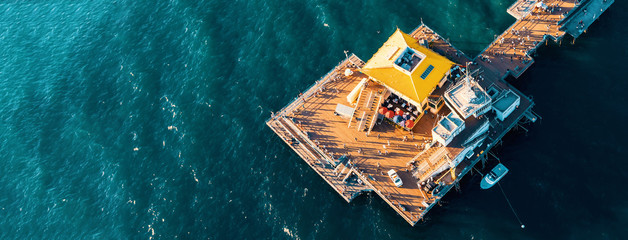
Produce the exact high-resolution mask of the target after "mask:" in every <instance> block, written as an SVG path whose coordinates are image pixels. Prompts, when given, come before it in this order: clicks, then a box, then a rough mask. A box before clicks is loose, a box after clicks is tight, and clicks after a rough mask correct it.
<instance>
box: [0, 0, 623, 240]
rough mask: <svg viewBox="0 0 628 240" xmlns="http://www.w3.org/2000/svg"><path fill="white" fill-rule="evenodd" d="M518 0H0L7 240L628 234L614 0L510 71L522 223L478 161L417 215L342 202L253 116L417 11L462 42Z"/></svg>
mask: <svg viewBox="0 0 628 240" xmlns="http://www.w3.org/2000/svg"><path fill="white" fill-rule="evenodd" d="M25 2H27V3H25ZM511 3H512V1H507V0H478V1H464V0H447V1H407V0H404V1H395V2H394V3H390V2H389V1H381V0H365V1H353V0H349V1H325V0H302V1H293V0H288V1H271V0H268V1H209V0H197V1H185V0H171V1H137V0H136V1H129V0H118V1H97V0H95V1H66V0H58V1H4V2H1V3H0V239H150V238H153V239H176V238H183V239H268V238H274V239H285V238H287V239H313V238H316V239H356V238H359V239H407V238H410V239H543V238H547V239H550V238H552V239H625V238H626V237H627V236H628V228H626V226H628V200H627V199H628V193H627V191H625V190H624V189H625V181H626V180H627V179H628V173H626V172H627V171H626V170H625V169H626V168H627V167H628V162H626V161H627V160H628V154H627V153H626V143H627V141H626V140H625V137H626V136H627V135H628V131H627V130H626V128H625V123H626V119H627V118H628V116H627V115H628V114H627V113H628V111H627V110H626V109H625V106H626V103H628V101H627V99H626V93H625V91H626V90H627V89H628V83H627V81H626V77H625V73H624V72H625V71H624V69H625V67H624V65H625V64H624V63H623V60H625V59H627V58H628V50H627V49H628V48H626V47H625V46H624V45H625V42H626V41H627V40H628V29H627V28H626V27H625V22H627V21H628V17H627V16H626V15H625V14H624V12H625V11H626V10H628V4H626V2H625V1H617V2H616V3H615V4H614V5H613V6H612V7H611V9H610V10H609V11H608V12H607V13H605V15H603V16H602V18H601V19H600V20H599V21H598V22H596V23H594V24H593V25H592V27H591V28H590V29H589V31H588V32H587V33H586V34H584V35H583V36H582V37H581V38H580V39H577V40H576V42H575V45H572V44H571V42H570V40H571V39H569V41H567V40H566V41H567V42H563V43H562V46H558V45H557V44H550V45H549V46H546V47H543V48H541V49H540V50H539V51H538V57H537V58H536V59H537V62H536V63H535V65H534V66H533V67H532V69H530V70H529V71H528V72H527V73H525V74H524V75H523V76H522V77H521V78H519V79H517V80H514V81H513V83H514V84H515V85H516V86H517V87H519V88H520V89H521V90H522V91H523V92H524V93H526V94H529V95H532V96H533V97H534V99H535V101H536V103H537V106H536V107H535V111H536V112H538V113H539V114H540V115H541V116H542V117H543V119H542V120H541V121H540V122H538V123H536V124H534V125H530V126H526V128H528V129H529V130H530V131H529V132H528V133H527V135H526V134H525V133H524V132H514V133H512V134H509V135H508V136H507V137H506V138H505V139H504V144H503V145H502V146H501V147H499V148H497V149H496V150H495V152H496V153H497V154H498V155H499V156H500V158H501V159H502V161H503V162H504V163H505V164H506V165H507V166H508V167H509V168H510V169H511V172H510V173H509V175H508V176H507V177H505V178H504V179H503V180H502V186H503V187H504V189H505V191H506V193H507V194H508V196H509V197H510V200H511V202H512V204H513V205H514V207H515V209H516V210H517V212H518V213H519V215H520V217H521V219H522V221H523V222H524V223H525V224H526V228H525V229H524V230H522V229H520V228H519V224H518V223H517V222H516V219H515V218H514V216H513V214H512V213H511V212H510V210H509V209H508V207H507V204H506V202H505V200H504V198H503V197H502V196H501V193H500V192H499V191H498V189H491V190H487V191H482V190H480V189H479V187H478V184H479V177H478V176H477V175H476V176H475V177H466V178H467V179H465V181H463V185H462V192H461V193H455V192H452V193H450V194H449V195H448V196H447V197H446V198H445V199H444V202H445V204H444V205H443V206H440V207H437V208H435V209H433V210H432V211H431V212H430V213H429V214H428V218H427V221H426V222H424V223H421V224H419V225H417V226H416V227H413V228H412V227H410V226H409V225H408V224H407V223H406V222H405V221H404V220H403V219H402V218H401V217H399V216H397V214H396V213H395V212H394V211H393V210H392V209H390V208H389V207H388V205H387V204H385V203H384V202H383V201H382V200H381V199H379V198H378V197H377V196H374V195H365V196H361V197H359V198H358V199H356V200H355V201H354V202H353V203H351V204H347V203H345V202H344V200H342V199H341V198H340V197H339V196H337V194H336V193H335V192H333V191H332V190H331V188H330V187H329V186H327V185H326V183H324V182H323V181H322V180H321V179H320V178H319V177H318V175H316V173H315V172H314V171H312V170H311V169H309V167H308V166H307V165H306V164H305V163H303V162H302V160H300V159H299V157H298V156H297V155H296V154H295V153H293V152H292V151H291V150H290V148H289V147H288V146H286V145H285V144H284V143H283V142H282V141H281V140H280V139H279V138H278V137H276V136H275V135H274V134H273V133H272V131H271V130H270V129H268V128H267V127H266V126H265V124H264V120H265V119H266V118H268V117H269V115H270V111H276V110H278V109H280V108H281V107H283V106H284V105H285V104H287V103H288V102H289V101H290V100H291V99H292V98H294V97H295V96H296V95H297V94H298V93H299V92H300V91H303V90H304V89H305V88H306V87H307V86H309V85H310V84H312V83H313V82H314V81H315V80H316V79H318V78H320V77H321V76H322V75H324V74H325V73H326V72H327V71H329V70H330V69H331V68H332V67H333V66H334V65H335V64H336V63H337V62H338V61H340V60H341V59H342V58H344V54H343V50H350V51H351V52H354V53H356V54H357V55H358V56H359V57H361V58H362V59H364V60H367V59H368V58H369V57H370V56H371V55H372V54H373V53H374V52H375V51H376V50H377V48H378V47H379V46H380V45H381V43H382V42H384V41H385V40H386V39H387V38H388V36H389V35H390V34H391V33H392V32H393V31H394V29H395V28H396V27H399V28H401V29H402V30H404V31H406V32H409V31H411V30H412V29H414V28H415V27H416V26H417V25H418V24H419V23H420V21H421V19H422V20H423V21H424V22H425V23H426V24H428V25H429V26H431V27H432V28H433V29H435V30H436V31H438V32H439V33H441V35H443V36H445V37H447V38H449V39H450V41H451V42H452V43H454V44H455V45H456V46H457V47H458V48H459V49H461V50H463V51H465V52H467V53H468V54H470V55H475V54H477V53H478V52H480V51H481V50H482V49H483V48H484V47H486V45H487V44H488V43H489V42H491V41H492V39H493V37H494V35H496V34H499V33H501V32H502V31H503V30H504V29H506V28H507V27H508V26H509V25H510V24H512V23H513V22H514V18H512V17H510V16H509V15H508V14H507V13H506V8H507V7H508V5H510V4H511ZM325 24H327V25H328V26H325Z"/></svg>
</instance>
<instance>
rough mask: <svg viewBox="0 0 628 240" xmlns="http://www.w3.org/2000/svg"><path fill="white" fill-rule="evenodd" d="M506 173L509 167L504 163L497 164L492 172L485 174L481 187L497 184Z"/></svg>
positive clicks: (486, 187) (487, 187) (485, 187)
mask: <svg viewBox="0 0 628 240" xmlns="http://www.w3.org/2000/svg"><path fill="white" fill-rule="evenodd" d="M506 173H508V168H506V166H504V164H501V163H500V164H497V166H495V167H494V168H493V169H492V170H491V171H490V172H488V174H486V175H485V176H484V178H482V182H481V183H480V187H481V188H482V189H489V188H491V187H492V186H493V185H495V183H497V182H499V180H500V179H502V178H503V177H504V176H505V175H506Z"/></svg>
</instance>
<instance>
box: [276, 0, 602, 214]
mask: <svg viewBox="0 0 628 240" xmlns="http://www.w3.org/2000/svg"><path fill="white" fill-rule="evenodd" d="M598 1H600V2H602V1H604V2H603V4H606V3H607V1H605V0H598ZM520 2H522V3H520V4H519V5H516V4H517V3H515V4H513V6H523V5H524V3H523V2H526V1H520ZM528 4H530V3H528ZM545 4H546V5H547V6H548V9H546V10H543V9H540V8H533V9H530V10H529V12H528V13H524V12H523V8H522V7H519V8H517V9H519V13H518V14H519V15H518V17H517V18H518V20H517V21H516V22H515V23H514V24H513V25H512V26H510V27H509V28H508V30H506V31H505V32H504V33H503V34H502V35H500V36H499V37H497V38H496V39H495V41H494V42H493V43H491V44H490V45H489V46H488V47H487V48H486V49H485V50H484V51H483V52H482V53H481V54H480V55H478V56H477V57H476V58H475V59H473V60H472V59H470V58H469V57H468V56H467V55H465V54H464V53H463V52H461V51H459V50H457V49H456V48H455V47H454V46H453V45H451V44H450V43H449V42H448V41H446V40H445V38H443V37H441V36H440V35H438V34H437V33H436V32H435V31H433V30H432V29H430V28H429V27H427V26H426V25H424V24H421V25H420V26H419V27H417V28H416V29H415V30H414V31H412V33H411V34H410V35H411V36H412V38H414V39H416V40H417V41H418V42H423V43H424V44H425V45H427V46H428V47H429V48H430V49H431V50H433V51H435V52H437V53H439V54H441V55H443V56H446V57H447V58H448V59H450V60H452V61H454V62H455V63H457V64H460V65H463V64H466V63H467V62H471V64H470V69H467V71H475V72H476V73H477V76H476V80H477V81H478V84H480V85H481V86H482V88H484V89H487V90H489V89H492V90H494V91H496V92H502V93H503V92H509V93H511V94H514V95H516V96H517V97H518V98H519V99H520V103H519V105H518V107H517V108H516V109H515V110H514V111H513V112H512V113H511V114H510V115H509V116H508V117H507V118H506V119H504V120H503V121H500V120H497V119H495V118H489V117H485V118H482V117H480V118H478V119H476V118H473V117H472V118H469V119H467V125H469V127H467V128H468V130H466V132H465V131H463V132H462V133H461V135H464V134H467V135H469V134H473V132H472V131H474V129H475V128H477V126H479V125H481V124H484V123H486V122H488V124H489V125H490V128H489V129H490V130H489V131H488V132H487V133H486V134H485V136H483V137H484V138H482V139H486V140H484V141H483V142H482V144H481V145H480V146H479V147H476V148H475V150H474V151H473V152H472V154H467V156H469V157H466V158H465V159H464V160H463V161H462V162H461V163H460V164H458V165H457V167H455V168H453V169H450V170H448V171H445V172H443V173H441V174H440V175H438V176H436V178H437V179H438V181H439V182H440V183H442V184H444V186H443V188H442V190H440V191H439V192H437V193H436V192H427V191H424V190H422V189H421V187H420V186H419V185H418V184H417V182H418V180H419V179H421V178H424V177H425V176H423V175H429V174H430V172H431V171H432V170H433V169H436V168H438V166H442V164H444V163H443V162H442V159H445V158H451V157H455V156H456V155H458V154H460V153H461V151H462V148H463V146H464V145H465V144H468V143H454V144H449V145H447V146H439V145H438V144H435V141H433V139H431V129H432V128H433V126H434V124H435V122H436V121H437V120H438V116H443V115H445V114H447V113H448V112H447V111H448V110H446V109H447V108H443V109H444V110H440V112H437V113H436V114H434V113H426V114H425V115H424V116H423V117H422V118H421V119H420V121H419V122H417V123H416V126H415V127H414V128H413V129H412V131H407V130H405V129H403V128H400V127H398V126H395V125H394V124H389V123H388V122H386V121H382V120H378V117H377V116H378V113H377V112H376V111H377V109H378V107H379V103H380V102H381V100H382V98H383V96H384V95H385V93H386V88H385V87H383V86H381V85H379V84H377V83H374V82H372V83H371V84H368V85H366V86H363V87H362V89H361V90H362V91H361V94H360V95H359V96H358V97H357V102H356V103H355V105H354V106H355V110H354V111H353V115H352V116H351V118H349V119H346V118H342V117H341V116H338V114H337V113H336V112H335V110H336V106H337V104H348V103H347V99H346V96H347V95H348V94H349V92H351V91H352V90H353V89H354V88H355V87H356V86H357V85H358V84H359V83H360V82H361V81H362V80H363V79H364V78H368V76H366V75H364V74H362V73H361V72H360V71H359V70H360V68H361V67H362V66H364V64H365V63H364V61H362V60H361V59H360V58H358V57H357V56H355V55H350V56H348V58H346V59H344V60H343V61H342V62H340V63H339V64H338V65H337V66H336V67H335V68H334V69H332V70H331V71H330V72H329V73H327V74H326V75H325V76H324V77H323V78H322V79H320V80H318V81H316V82H315V83H314V84H313V85H312V86H311V87H309V88H308V89H307V91H305V92H303V93H302V94H300V96H298V97H297V98H295V99H294V100H293V101H292V102H291V103H290V104H288V105H287V106H286V107H284V108H283V109H281V110H280V111H278V112H276V113H273V115H272V116H271V118H270V119H269V120H268V121H267V122H266V124H267V125H268V126H269V127H270V128H271V129H272V130H273V131H274V132H275V133H276V134H277V135H278V136H279V137H280V138H281V139H282V140H283V141H284V142H285V143H286V144H288V146H290V147H291V148H292V149H293V150H294V151H295V152H296V153H297V154H298V155H299V156H300V157H301V158H302V159H303V160H304V161H305V162H306V164H308V165H309V166H310V167H311V168H312V169H313V170H314V171H315V172H316V173H317V174H319V175H320V176H321V177H322V178H323V179H324V180H325V181H326V182H327V183H328V184H329V185H330V186H331V187H332V189H334V190H335V191H336V192H337V193H338V194H339V195H340V196H341V197H342V198H343V199H345V200H346V201H347V202H349V201H351V200H352V199H354V198H355V197H356V196H359V195H360V194H361V193H363V192H374V193H375V194H377V195H379V196H380V197H381V198H382V199H383V200H384V201H385V202H386V203H388V204H389V205H390V206H391V207H392V208H393V209H394V210H395V211H396V212H397V213H398V214H399V215H401V216H402V217H403V218H404V219H405V220H406V221H407V222H408V223H410V224H411V225H415V224H416V223H417V222H418V221H419V220H421V219H422V218H423V217H424V216H425V214H426V213H427V212H428V211H429V210H430V209H431V208H433V207H434V206H436V204H437V203H438V202H439V201H440V199H441V198H442V197H443V196H445V194H446V193H447V192H448V191H449V190H451V188H454V187H455V186H457V185H458V182H459V181H460V180H461V179H462V177H463V176H465V175H466V174H467V173H468V172H469V171H471V170H472V168H473V166H474V165H475V164H476V163H477V162H479V161H482V160H483V159H486V158H487V156H486V155H487V154H488V153H489V151H490V149H491V148H492V147H493V146H495V145H496V144H498V143H499V142H500V141H501V139H502V137H503V136H504V135H505V134H506V133H507V132H509V131H510V130H511V129H512V128H514V127H515V126H517V125H518V124H519V123H520V122H522V121H524V122H525V121H531V122H534V121H536V120H537V119H538V116H537V115H536V114H534V113H533V112H532V107H533V106H534V102H533V101H532V100H531V99H530V98H529V97H527V96H526V95H524V94H523V93H521V92H520V91H519V90H517V89H516V88H514V87H513V86H512V85H510V84H509V83H508V82H506V81H505V78H506V77H507V76H508V75H512V76H514V77H518V76H520V75H521V74H522V73H523V72H524V71H525V70H526V69H527V68H529V67H530V66H531V64H532V63H533V59H532V58H531V57H530V53H531V52H534V51H535V50H536V48H537V47H539V46H542V45H543V44H544V41H547V39H552V40H558V41H560V40H561V39H562V37H563V36H564V35H565V34H566V31H565V30H561V29H564V26H567V25H564V24H572V23H573V21H580V20H579V18H580V17H578V16H576V15H573V16H572V15H570V14H578V13H575V12H572V10H574V11H577V9H578V7H577V5H576V4H575V2H574V0H568V1H559V0H555V1H545ZM587 4H591V3H587ZM609 4H610V3H609ZM595 6H597V5H595ZM600 6H606V7H605V8H603V9H604V10H605V9H606V8H608V6H607V5H600ZM511 8H512V7H511ZM550 8H551V9H550ZM604 10H602V11H604ZM565 16H567V17H568V18H570V19H567V20H565V18H566V17H565ZM598 16H599V15H598ZM587 26H588V25H587ZM347 69H349V70H350V72H351V74H345V73H346V72H347ZM476 70H477V71H476ZM443 89H446V86H445V87H443ZM441 94H442V90H441ZM476 125H477V126H476ZM454 141H455V139H454ZM434 156H438V158H435V157H434ZM441 157H442V159H441ZM417 166H419V167H421V168H425V169H429V170H426V171H425V172H422V173H423V174H419V175H416V174H414V175H413V173H412V170H413V169H414V168H415V167H417ZM389 169H396V170H397V173H398V175H399V177H400V178H401V179H402V181H403V182H404V184H403V186H402V187H396V186H395V185H394V184H393V182H392V181H391V180H390V178H389V177H388V176H387V175H386V172H387V171H388V170H389Z"/></svg>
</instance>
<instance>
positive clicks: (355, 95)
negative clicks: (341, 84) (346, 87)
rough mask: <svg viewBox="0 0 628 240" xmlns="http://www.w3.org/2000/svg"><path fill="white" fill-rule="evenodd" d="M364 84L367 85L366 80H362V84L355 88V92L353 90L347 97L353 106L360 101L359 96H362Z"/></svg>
mask: <svg viewBox="0 0 628 240" xmlns="http://www.w3.org/2000/svg"><path fill="white" fill-rule="evenodd" d="M364 84H366V78H362V81H360V83H358V85H357V86H355V88H354V89H353V90H351V92H350V93H349V95H347V102H349V103H350V104H351V105H353V104H355V102H356V101H358V96H359V95H360V92H362V87H364Z"/></svg>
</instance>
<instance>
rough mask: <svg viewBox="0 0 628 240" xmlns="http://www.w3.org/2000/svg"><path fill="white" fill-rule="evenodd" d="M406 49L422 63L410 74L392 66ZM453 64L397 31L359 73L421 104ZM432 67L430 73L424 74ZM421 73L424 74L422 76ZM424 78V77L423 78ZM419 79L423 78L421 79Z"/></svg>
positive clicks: (394, 65)
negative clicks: (412, 51)
mask: <svg viewBox="0 0 628 240" xmlns="http://www.w3.org/2000/svg"><path fill="white" fill-rule="evenodd" d="M407 48H411V49H412V50H414V51H415V52H418V53H419V55H423V56H421V58H422V60H421V62H419V64H418V65H417V66H416V67H415V68H414V70H413V71H412V72H409V71H406V70H404V69H402V68H401V67H399V66H397V65H396V64H395V61H396V60H397V59H398V58H399V56H401V54H403V53H404V51H405V50H406V49H407ZM453 65H454V63H453V62H451V61H449V60H448V59H447V58H445V57H443V56H441V55H439V54H437V53H435V52H433V51H432V50H430V49H428V48H425V47H423V46H421V45H420V44H419V43H418V42H417V40H416V39H414V38H412V37H411V36H410V35H408V34H405V33H403V32H401V30H399V29H397V31H395V33H393V35H392V36H390V38H388V41H386V42H385V43H384V45H383V46H382V47H381V48H379V50H377V52H376V53H375V54H373V57H372V58H371V59H370V60H369V61H368V62H367V63H366V65H364V67H363V68H362V69H361V71H362V73H364V74H366V75H368V76H370V77H372V78H374V79H375V80H377V81H378V82H380V83H382V84H383V85H385V86H387V87H388V88H392V89H393V90H395V91H397V92H399V93H401V94H403V95H405V97H407V98H409V99H412V100H414V101H415V102H416V103H419V104H420V103H422V102H423V100H424V99H425V98H427V97H428V96H429V95H430V94H431V93H432V91H434V89H435V88H436V86H437V85H438V82H440V80H441V79H442V78H443V77H444V76H445V74H446V73H447V71H449V69H451V67H452V66H453ZM430 66H432V67H431V68H432V70H431V72H430V71H428V72H426V70H427V68H428V67H430ZM424 73H427V75H426V74H424ZM422 75H423V76H422ZM422 77H425V79H423V78H422Z"/></svg>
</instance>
